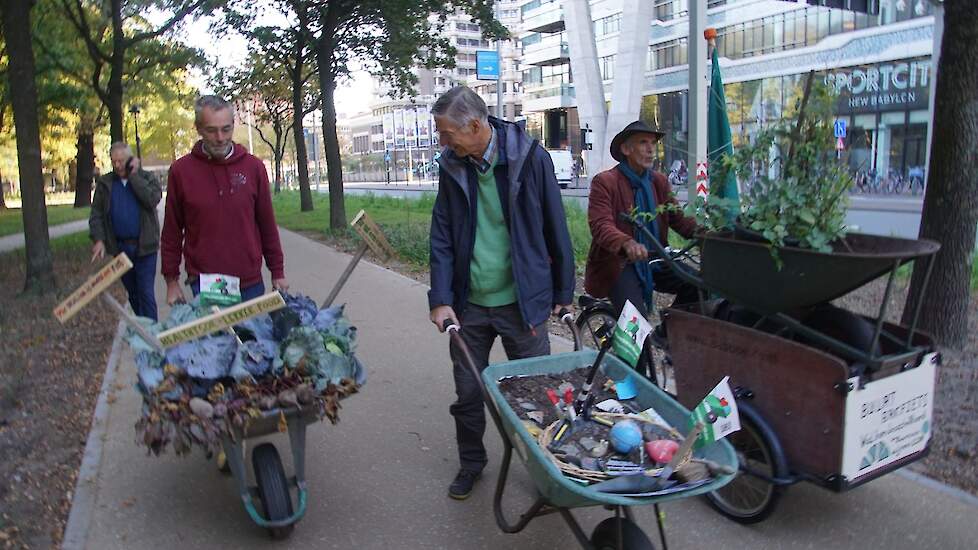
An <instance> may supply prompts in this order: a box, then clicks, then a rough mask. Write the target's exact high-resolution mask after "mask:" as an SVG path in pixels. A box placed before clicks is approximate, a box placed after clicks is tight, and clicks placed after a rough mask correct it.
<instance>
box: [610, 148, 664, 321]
mask: <svg viewBox="0 0 978 550" xmlns="http://www.w3.org/2000/svg"><path fill="white" fill-rule="evenodd" d="M618 170H619V171H620V172H621V173H622V174H624V175H625V177H626V178H628V183H630V184H631V185H632V191H634V192H635V206H636V207H637V208H638V211H639V212H650V213H652V214H655V209H656V203H655V195H654V194H653V193H652V171H651V170H645V171H643V172H642V175H638V174H636V173H635V171H634V170H632V169H631V168H630V167H629V166H628V164H627V163H624V162H622V163H620V164H618ZM645 227H647V228H648V230H649V232H650V233H652V235H653V236H654V237H655V240H657V241H659V242H661V241H662V239H661V238H660V237H659V223H658V221H657V220H656V219H655V218H652V219H651V220H649V221H648V222H647V223H646V224H645ZM635 241H636V242H638V244H640V245H642V246H644V247H645V248H646V249H647V250H649V251H652V250H654V249H653V247H652V243H651V242H649V239H648V237H647V236H646V234H645V232H644V231H636V232H635ZM632 266H633V267H634V268H635V273H636V274H638V280H639V281H641V283H642V295H643V296H644V297H645V308H646V310H647V311H651V309H652V291H653V290H654V289H655V282H654V280H653V279H652V273H653V272H654V270H653V269H652V266H650V265H649V263H648V262H635V263H634V264H632Z"/></svg>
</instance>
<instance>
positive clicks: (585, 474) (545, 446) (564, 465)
mask: <svg viewBox="0 0 978 550" xmlns="http://www.w3.org/2000/svg"><path fill="white" fill-rule="evenodd" d="M592 416H594V417H595V418H603V419H606V420H610V421H611V422H615V421H616V420H626V419H627V420H634V421H635V422H640V423H645V424H651V425H653V426H657V427H659V428H662V429H663V430H665V431H666V432H668V433H669V435H670V436H672V438H673V439H674V440H676V441H682V440H683V436H682V434H680V433H679V432H678V431H676V429H675V428H672V427H671V426H666V425H664V424H660V423H658V422H654V421H652V420H649V419H647V418H642V417H640V416H635V415H628V414H618V413H605V412H594V413H592ZM561 423H562V421H561V420H557V421H556V422H554V423H553V424H550V425H549V426H547V427H546V428H544V429H543V431H542V432H541V433H540V435H539V437H537V442H538V443H539V444H540V449H541V450H542V451H543V454H544V455H545V456H546V457H547V458H549V459H550V461H551V462H553V463H554V465H556V466H557V468H559V469H560V471H561V472H563V473H564V474H566V475H569V476H571V477H575V478H578V479H583V480H587V481H590V482H594V483H597V482H600V481H606V480H609V479H611V478H613V477H616V476H613V475H610V474H608V473H607V472H603V471H601V470H589V469H587V468H582V467H580V466H577V465H575V464H570V463H568V462H564V461H563V460H561V459H560V458H558V457H557V456H556V455H554V454H553V453H552V452H551V451H550V447H549V446H550V443H552V442H553V438H554V433H555V432H556V431H557V430H558V429H559V427H560V425H561ZM692 454H693V453H692V450H690V452H689V453H687V454H686V456H684V457H682V459H681V460H680V461H679V464H678V465H677V469H678V468H679V467H682V466H683V465H685V464H686V463H687V462H689V460H690V458H691V457H692ZM661 471H662V468H649V469H647V470H645V475H647V476H656V475H658V474H659V472H661Z"/></svg>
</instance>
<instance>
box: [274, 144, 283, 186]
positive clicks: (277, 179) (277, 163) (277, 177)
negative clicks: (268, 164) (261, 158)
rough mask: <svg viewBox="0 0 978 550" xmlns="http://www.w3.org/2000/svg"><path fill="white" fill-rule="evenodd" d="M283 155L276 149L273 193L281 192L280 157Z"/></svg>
mask: <svg viewBox="0 0 978 550" xmlns="http://www.w3.org/2000/svg"><path fill="white" fill-rule="evenodd" d="M284 156H285V155H284V154H283V153H282V152H278V151H276V153H275V194H276V195H277V194H279V193H281V192H282V157H284Z"/></svg>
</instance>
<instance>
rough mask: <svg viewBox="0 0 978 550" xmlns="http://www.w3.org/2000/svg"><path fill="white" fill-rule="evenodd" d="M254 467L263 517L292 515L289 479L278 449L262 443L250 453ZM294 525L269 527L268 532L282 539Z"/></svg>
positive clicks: (289, 532) (271, 518)
mask: <svg viewBox="0 0 978 550" xmlns="http://www.w3.org/2000/svg"><path fill="white" fill-rule="evenodd" d="M251 462H252V465H253V467H254V469H255V482H256V483H257V484H258V497H259V498H260V499H261V504H262V508H263V509H264V512H265V518H266V519H268V520H270V521H277V520H282V519H285V518H287V517H289V516H291V515H292V498H291V497H290V496H289V481H288V479H286V477H285V469H284V468H282V460H281V459H280V458H279V456H278V450H277V449H276V448H275V445H272V444H271V443H263V444H261V445H259V446H257V447H255V450H254V451H252V453H251ZM294 527H295V526H294V525H286V526H284V527H271V528H269V529H268V533H269V534H270V535H271V536H272V538H273V539H275V540H283V539H286V538H288V537H289V535H291V534H292V529H293V528H294Z"/></svg>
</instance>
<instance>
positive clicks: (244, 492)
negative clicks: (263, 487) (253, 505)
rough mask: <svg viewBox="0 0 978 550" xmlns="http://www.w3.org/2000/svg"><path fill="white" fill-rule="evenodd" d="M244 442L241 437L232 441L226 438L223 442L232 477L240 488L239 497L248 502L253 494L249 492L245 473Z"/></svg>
mask: <svg viewBox="0 0 978 550" xmlns="http://www.w3.org/2000/svg"><path fill="white" fill-rule="evenodd" d="M243 441H244V440H243V438H240V437H239V438H237V440H236V441H232V440H231V438H230V437H227V436H224V437H223V439H222V441H221V442H222V444H223V446H224V455H225V457H227V461H228V466H229V467H230V468H231V476H232V477H234V483H235V485H237V487H238V495H239V496H240V497H241V498H242V499H243V500H245V501H247V500H250V499H251V492H250V491H249V490H248V475H247V474H246V473H245V465H244V448H243Z"/></svg>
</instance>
